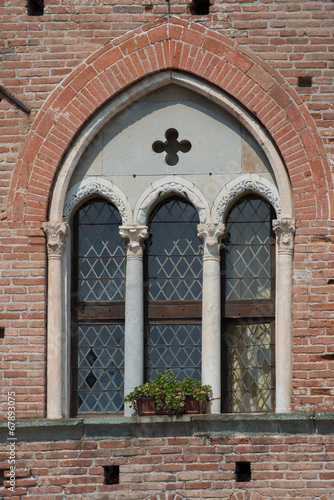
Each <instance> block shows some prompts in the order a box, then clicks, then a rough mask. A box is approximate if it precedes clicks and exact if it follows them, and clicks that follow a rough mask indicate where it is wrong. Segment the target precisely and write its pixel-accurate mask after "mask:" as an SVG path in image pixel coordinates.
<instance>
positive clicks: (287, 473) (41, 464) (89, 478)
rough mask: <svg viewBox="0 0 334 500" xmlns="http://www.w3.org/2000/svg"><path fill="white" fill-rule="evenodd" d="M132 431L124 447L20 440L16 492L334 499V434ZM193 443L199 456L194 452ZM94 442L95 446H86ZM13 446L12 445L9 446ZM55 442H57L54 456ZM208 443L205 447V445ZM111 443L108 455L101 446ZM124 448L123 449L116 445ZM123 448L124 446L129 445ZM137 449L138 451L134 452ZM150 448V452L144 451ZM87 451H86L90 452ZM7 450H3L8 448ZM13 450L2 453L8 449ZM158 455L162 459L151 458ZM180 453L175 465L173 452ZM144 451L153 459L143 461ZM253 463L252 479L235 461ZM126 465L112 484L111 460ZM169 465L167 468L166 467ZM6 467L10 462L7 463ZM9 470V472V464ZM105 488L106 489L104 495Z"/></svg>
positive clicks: (73, 495)
mask: <svg viewBox="0 0 334 500" xmlns="http://www.w3.org/2000/svg"><path fill="white" fill-rule="evenodd" d="M156 441H157V439H152V440H150V439H125V447H124V448H118V446H116V448H114V446H113V441H112V440H108V441H97V442H96V441H94V442H90V441H85V442H80V443H76V444H77V446H76V451H75V455H73V456H72V455H69V453H70V452H69V451H68V446H67V445H68V443H67V442H57V443H44V442H40V443H38V444H32V445H31V447H30V449H29V443H26V444H24V445H21V446H18V448H17V458H18V460H19V461H18V470H17V471H16V487H15V490H16V495H17V497H18V498H20V499H24V498H29V497H30V498H36V499H37V498H38V499H41V500H42V499H43V500H44V499H49V498H50V499H57V498H67V499H69V500H77V499H79V498H83V499H86V498H87V499H88V498H91V499H102V498H111V499H115V500H120V499H122V500H125V499H146V500H148V499H150V500H152V499H163V500H166V499H169V498H171V499H173V500H175V499H177V498H181V499H189V500H190V499H194V498H202V499H203V498H211V499H218V498H225V499H227V498H228V499H231V500H232V499H241V500H246V499H247V500H250V499H254V500H260V499H261V500H264V499H265V500H267V499H271V500H278V499H283V498H286V499H290V498H299V499H303V500H306V499H309V500H311V499H314V498H322V499H323V500H332V496H331V495H332V491H333V488H334V472H333V467H332V465H331V464H332V462H333V459H334V437H333V436H331V435H325V436H308V435H304V434H301V435H298V436H292V435H288V434H287V435H280V436H277V435H272V436H268V435H267V436H266V435H254V436H253V437H246V436H241V435H240V436H230V437H227V436H225V437H222V438H219V437H216V438H215V437H209V436H208V437H207V438H206V439H205V443H203V438H201V437H200V438H196V437H194V438H191V445H190V444H189V442H188V441H189V439H187V438H182V439H176V440H173V439H169V438H161V439H160V440H159V441H160V445H161V446H160V452H159V454H158V455H156V450H157V448H156V445H157V442H156ZM191 447H193V452H194V456H195V457H196V458H195V459H194V463H193V464H192V465H191V466H190V465H189V464H188V463H187V461H186V457H187V455H188V454H189V453H191V451H192V450H191ZM86 448H87V449H86ZM3 449H4V450H5V447H3ZM50 449H52V450H54V451H53V452H54V453H56V449H57V450H59V451H60V453H58V452H57V453H56V455H55V456H54V458H53V460H52V469H51V464H50V465H49V466H48V465H47V464H49V462H50V460H49V457H50V453H52V451H51V452H50ZM201 449H203V450H204V451H205V454H204V453H203V454H201V453H199V451H200V450H201ZM101 450H104V451H105V450H107V452H108V453H107V454H106V455H105V456H104V458H103V459H101V458H100V456H101V455H100V451H101ZM115 450H119V451H120V453H117V454H116V453H115ZM122 450H123V453H122ZM125 450H127V451H128V450H130V451H132V452H133V454H132V455H131V454H128V453H127V452H125ZM139 450H143V452H144V453H143V454H142V453H140V454H139V453H138V451H139ZM84 451H85V458H82V454H83V453H84ZM0 453H1V452H0ZM5 454H6V451H4V452H3V453H1V455H0V457H3V456H5ZM152 454H153V455H155V462H154V464H151V463H150V460H149V459H150V458H151V456H152ZM172 454H174V455H175V457H178V467H177V468H174V469H173V470H171V469H170V468H168V467H170V465H169V463H168V458H170V456H171V455H172ZM142 455H144V457H145V458H146V460H147V465H143V462H142V460H141V457H142ZM242 461H249V462H250V463H251V481H249V482H246V483H245V482H237V481H236V475H235V463H236V462H242ZM105 465H119V470H120V478H119V484H115V485H106V484H104V474H103V466H105ZM164 465H167V467H166V469H165V470H162V469H161V468H162V467H163V466H164ZM0 466H2V467H6V465H5V464H0ZM5 477H6V478H7V477H9V472H5ZM8 486H9V482H7V480H5V484H4V488H2V489H0V493H1V494H2V495H3V496H2V498H4V499H7V498H10V495H9V494H8ZM103 494H104V495H105V496H103Z"/></svg>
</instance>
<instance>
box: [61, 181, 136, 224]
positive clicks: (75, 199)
mask: <svg viewBox="0 0 334 500" xmlns="http://www.w3.org/2000/svg"><path fill="white" fill-rule="evenodd" d="M95 194H96V195H100V196H102V197H103V198H105V199H106V200H108V201H110V202H111V203H112V204H113V205H115V207H116V208H117V209H118V211H119V213H120V214H121V217H122V224H123V225H124V226H125V225H127V224H128V222H129V220H131V207H130V204H129V202H128V200H127V198H126V196H125V195H124V193H123V192H122V191H121V189H119V188H118V187H117V186H116V185H115V184H114V183H113V182H111V181H108V180H106V179H104V178H103V177H96V178H94V177H92V178H89V179H85V180H83V181H81V182H78V183H77V184H75V186H73V187H72V188H71V189H70V190H69V192H68V194H67V196H66V199H65V204H64V210H63V221H64V222H67V223H68V222H69V221H70V219H71V216H72V214H73V212H74V210H75V208H76V207H77V206H78V205H80V204H82V202H83V201H85V200H86V199H88V198H90V197H91V196H93V195H95Z"/></svg>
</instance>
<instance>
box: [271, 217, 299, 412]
mask: <svg viewBox="0 0 334 500" xmlns="http://www.w3.org/2000/svg"><path fill="white" fill-rule="evenodd" d="M273 229H274V231H275V232H276V235H277V265H276V332H275V354H276V413H285V412H290V411H291V399H292V269H293V235H294V232H295V223H294V221H293V220H292V219H278V220H274V221H273Z"/></svg>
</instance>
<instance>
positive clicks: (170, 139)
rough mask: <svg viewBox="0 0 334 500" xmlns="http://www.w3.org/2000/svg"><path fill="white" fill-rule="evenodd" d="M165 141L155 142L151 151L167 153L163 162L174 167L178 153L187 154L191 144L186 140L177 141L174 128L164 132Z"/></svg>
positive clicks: (176, 133)
mask: <svg viewBox="0 0 334 500" xmlns="http://www.w3.org/2000/svg"><path fill="white" fill-rule="evenodd" d="M165 137H166V141H165V142H162V141H155V142H154V143H153V144H152V149H153V151H154V152H155V153H163V152H165V153H167V154H166V157H165V161H166V163H167V165H170V166H174V165H176V164H177V163H178V161H179V156H178V152H179V151H181V153H188V152H189V151H190V150H191V143H190V142H189V141H187V140H183V141H178V140H177V139H178V137H179V133H178V131H177V130H176V129H175V128H169V129H168V130H166V132H165Z"/></svg>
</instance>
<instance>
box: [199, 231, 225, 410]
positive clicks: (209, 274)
mask: <svg viewBox="0 0 334 500" xmlns="http://www.w3.org/2000/svg"><path fill="white" fill-rule="evenodd" d="M224 232H225V226H224V224H199V225H198V235H199V237H200V238H201V239H202V241H203V243H204V245H203V250H204V255H203V297H202V304H203V306H202V383H203V384H210V385H211V386H212V400H211V403H210V405H208V406H209V412H210V413H220V411H221V379H222V374H221V297H220V249H221V238H222V236H223V234H224Z"/></svg>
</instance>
